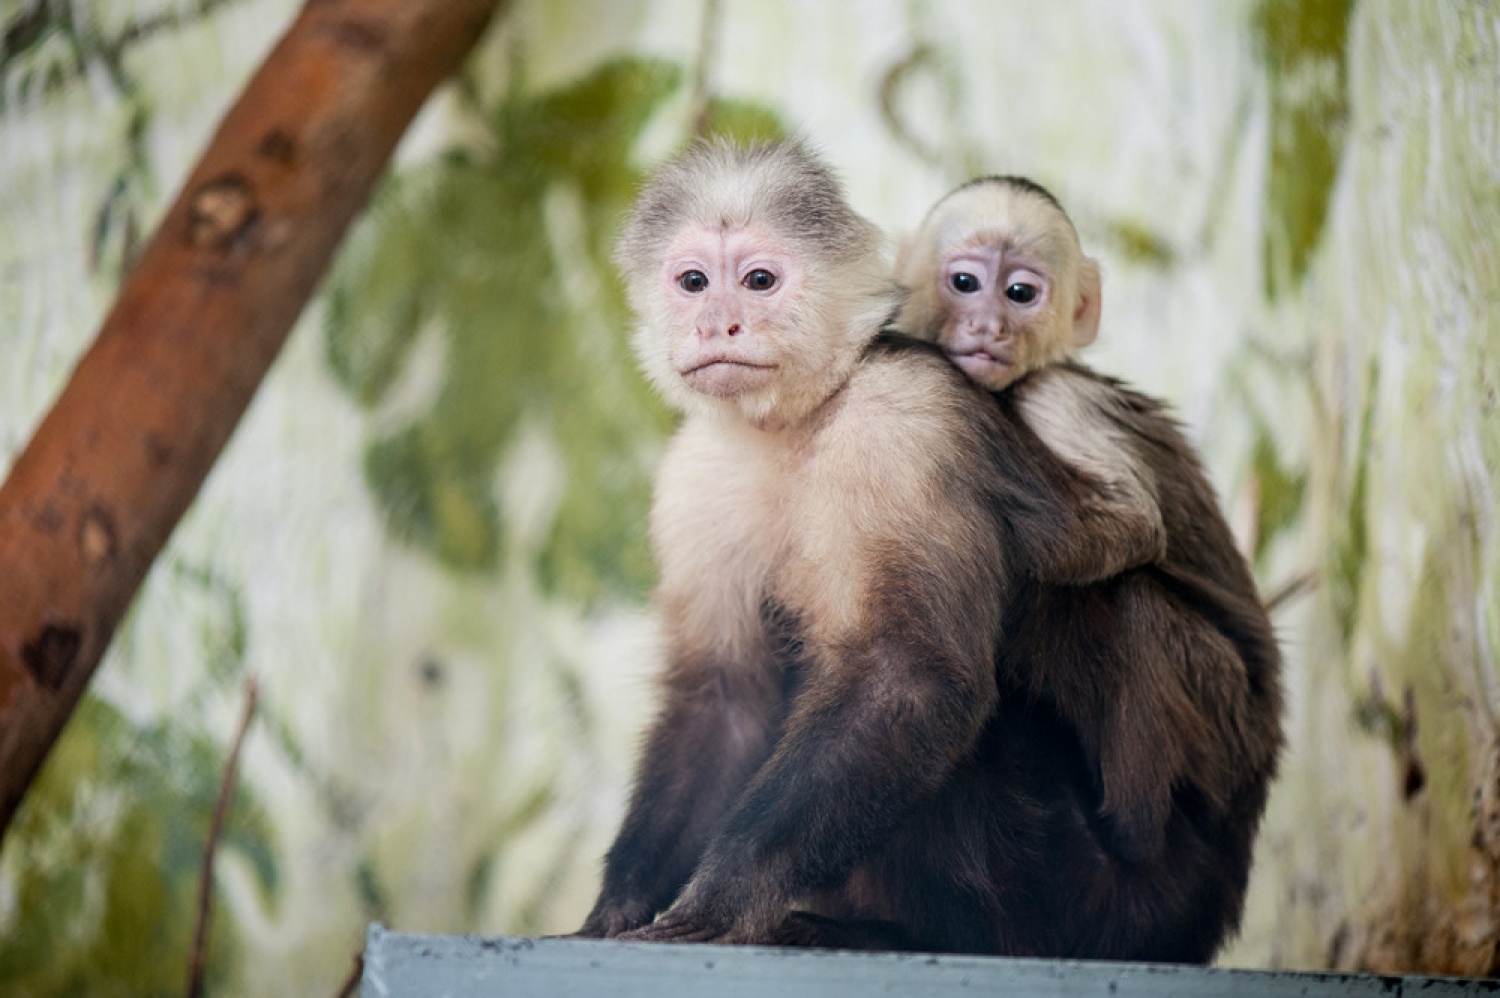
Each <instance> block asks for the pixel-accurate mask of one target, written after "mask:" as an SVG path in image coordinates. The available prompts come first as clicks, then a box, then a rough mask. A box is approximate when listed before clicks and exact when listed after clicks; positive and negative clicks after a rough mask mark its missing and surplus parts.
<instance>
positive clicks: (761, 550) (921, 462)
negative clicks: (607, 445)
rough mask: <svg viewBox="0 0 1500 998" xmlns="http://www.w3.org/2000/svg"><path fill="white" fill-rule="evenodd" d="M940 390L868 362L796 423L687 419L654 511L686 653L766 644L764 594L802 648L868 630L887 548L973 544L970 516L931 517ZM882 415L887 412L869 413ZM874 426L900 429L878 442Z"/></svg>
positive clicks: (742, 650)
mask: <svg viewBox="0 0 1500 998" xmlns="http://www.w3.org/2000/svg"><path fill="white" fill-rule="evenodd" d="M946 389H947V386H946V385H945V384H944V383H943V381H942V379H940V378H933V379H931V380H929V379H927V378H924V377H916V378H914V377H913V376H912V371H911V369H910V368H908V369H906V370H905V371H904V372H901V373H897V372H894V371H889V370H887V368H886V365H883V364H880V363H871V364H869V365H867V366H866V367H864V368H862V369H861V370H860V372H859V373H858V374H857V375H856V376H855V377H854V378H853V379H851V381H850V382H849V384H847V385H846V386H845V387H844V388H843V390H842V391H841V392H840V393H839V394H838V395H837V396H836V397H835V398H834V399H832V400H830V401H829V403H827V405H826V406H825V407H824V410H823V411H821V412H820V413H819V414H818V415H817V416H816V417H815V418H814V419H813V420H811V421H810V422H809V425H807V426H805V427H802V428H799V429H795V430H783V431H779V432H766V431H762V430H759V429H756V428H754V427H752V426H750V425H748V424H746V423H742V422H735V421H727V420H726V421H719V420H709V419H703V418H689V419H688V420H687V421H686V422H685V423H684V425H683V427H682V429H681V430H680V431H679V432H678V435H677V436H676V438H674V440H673V441H672V444H671V446H670V447H669V449H668V452H667V454H666V457H665V458H664V460H663V463H662V466H661V469H660V471H659V474H658V481H657V502H656V504H655V506H654V507H653V510H652V522H651V528H652V539H653V542H654V544H655V548H656V556H657V562H658V565H659V566H660V570H661V583H660V590H659V592H658V598H659V605H660V606H661V608H662V611H663V613H664V614H666V615H667V617H668V621H667V623H668V624H669V625H670V626H671V627H672V628H673V629H674V630H675V631H676V632H677V633H679V634H681V635H683V636H686V637H688V638H689V641H690V644H691V645H693V646H694V650H695V651H697V652H699V653H712V654H714V655H715V656H716V657H721V658H726V659H730V660H735V659H739V658H742V657H744V656H745V655H746V654H747V653H751V652H753V651H754V650H755V649H756V648H758V647H759V642H762V641H763V640H764V637H763V633H762V632H763V622H762V620H761V612H762V604H763V601H764V600H765V599H767V598H770V599H772V600H774V601H776V603H777V604H778V605H780V606H781V607H782V608H784V609H785V610H787V611H789V612H791V613H792V614H793V615H794V616H795V617H796V618H797V619H798V620H799V622H800V623H801V625H802V626H803V628H804V631H805V636H806V637H807V638H808V639H809V640H812V641H814V642H817V641H837V640H840V639H841V638H843V637H844V636H846V635H848V634H851V633H853V632H856V631H858V630H859V628H860V627H861V625H862V624H863V623H865V621H864V616H865V615H866V613H867V612H868V610H869V607H870V606H871V605H872V600H871V598H870V597H871V593H870V592H869V586H870V585H871V582H872V575H871V567H872V566H873V565H874V564H876V563H878V562H879V561H880V557H879V555H880V553H881V551H882V550H884V549H887V548H889V547H890V546H891V545H893V544H896V545H899V544H901V543H903V542H905V543H911V542H914V541H919V542H920V543H921V545H922V546H923V547H928V548H943V547H945V546H948V545H956V544H970V543H972V531H971V530H969V529H965V528H966V527H969V526H971V525H972V523H973V519H972V518H971V517H969V516H965V515H964V513H965V512H966V511H963V510H952V512H953V514H954V515H951V516H947V517H938V518H936V522H934V518H932V516H931V511H932V509H933V506H934V501H935V500H936V501H937V502H938V505H939V507H941V506H943V505H946V503H944V502H943V501H942V500H939V499H937V497H938V496H940V495H941V494H942V492H943V491H944V490H943V489H942V486H941V479H942V476H943V472H944V468H943V464H942V461H943V456H944V455H951V454H952V451H953V448H952V441H951V440H948V439H945V437H946V436H948V435H951V432H952V428H951V426H949V427H946V428H945V427H943V426H941V425H939V424H938V422H937V421H934V420H932V419H930V418H923V416H922V414H921V411H920V410H922V409H923V408H924V407H925V409H926V411H927V412H929V413H930V412H931V411H932V406H933V402H934V396H938V395H942V394H944V392H945V390H946ZM877 409H878V410H884V411H885V412H884V415H885V416H891V415H893V414H894V415H895V418H880V419H873V420H872V419H870V418H867V417H868V415H869V414H870V413H871V411H872V410H877ZM908 410H910V411H908ZM872 426H874V427H884V428H897V429H896V430H895V432H891V431H890V430H889V429H888V430H887V433H886V435H885V436H884V437H881V436H876V435H872V432H871V427H872ZM924 515H925V516H926V517H927V520H926V522H922V521H921V517H923V516H924ZM962 535H967V536H962ZM991 543H992V540H991ZM987 546H988V545H987ZM986 556H987V557H990V558H997V557H998V553H997V552H994V551H991V552H990V553H989V554H988V555H986Z"/></svg>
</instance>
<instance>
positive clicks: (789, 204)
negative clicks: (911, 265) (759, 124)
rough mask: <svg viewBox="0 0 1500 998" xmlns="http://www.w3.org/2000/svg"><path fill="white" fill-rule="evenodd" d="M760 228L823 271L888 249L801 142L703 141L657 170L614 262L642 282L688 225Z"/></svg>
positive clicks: (622, 235)
mask: <svg viewBox="0 0 1500 998" xmlns="http://www.w3.org/2000/svg"><path fill="white" fill-rule="evenodd" d="M756 223H760V224H764V225H767V226H769V227H770V228H772V229H774V230H775V231H777V232H779V233H780V234H782V235H784V236H786V237H788V238H790V239H792V240H793V241H795V242H796V243H797V244H798V245H799V246H800V247H801V249H802V250H803V251H804V252H805V253H807V254H808V255H809V257H810V258H811V260H810V262H811V263H813V265H814V266H815V267H819V269H821V270H824V271H828V270H835V269H843V268H845V267H847V266H848V264H849V262H850V261H851V260H865V259H868V258H871V257H878V256H879V255H880V253H881V252H882V245H883V237H882V235H881V233H880V230H879V229H878V228H876V226H875V225H873V224H872V223H871V222H869V221H868V220H866V219H865V218H863V217H862V216H860V215H859V214H858V213H857V212H855V211H854V209H853V208H851V207H850V206H849V203H848V201H847V200H846V198H845V196H844V191H843V187H842V185H841V184H840V183H839V181H838V178H837V177H836V176H835V175H834V173H833V171H832V170H830V169H829V168H828V167H827V166H826V165H824V164H823V163H822V162H821V161H820V160H819V159H818V158H817V156H815V155H814V154H813V153H812V152H811V151H810V150H809V149H808V148H807V146H806V145H804V144H803V143H802V142H801V141H799V140H796V139H784V140H781V141H777V142H768V143H760V144H755V145H749V146H740V145H736V144H735V143H733V142H730V141H728V140H726V139H722V138H720V139H699V140H697V141H695V142H694V143H693V144H692V145H690V146H689V147H688V148H687V149H686V150H684V151H683V152H682V153H680V154H678V155H677V156H675V157H673V158H672V159H670V160H668V161H667V162H666V163H664V164H663V165H662V166H661V167H659V168H658V169H657V171H656V172H655V174H654V175H653V176H652V177H651V179H650V180H649V181H648V182H647V184H646V186H645V187H644V188H643V189H642V190H641V193H640V195H639V197H638V198H637V199H636V203H635V207H634V209H633V210H632V211H631V213H630V215H629V217H628V218H627V219H626V222H625V225H624V228H623V229H622V230H621V233H620V237H619V239H618V240H617V242H616V243H615V251H614V262H615V265H616V266H617V267H618V268H619V270H620V271H621V273H622V274H624V275H625V277H626V279H627V281H628V282H629V283H631V284H635V283H637V279H638V278H641V277H644V276H646V275H648V274H649V273H651V272H652V269H653V268H654V267H655V266H656V263H657V262H658V261H659V260H660V259H661V257H662V253H663V251H664V249H665V247H666V246H667V244H668V243H669V242H670V241H671V240H672V237H673V236H674V235H676V234H677V233H678V232H679V231H681V230H682V229H683V228H684V227H686V226H688V225H703V226H708V227H724V228H729V227H737V226H746V225H752V224H756ZM819 265H821V266H819Z"/></svg>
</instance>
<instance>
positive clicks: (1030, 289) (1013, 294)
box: [1005, 282, 1041, 305]
mask: <svg viewBox="0 0 1500 998" xmlns="http://www.w3.org/2000/svg"><path fill="white" fill-rule="evenodd" d="M1040 293H1041V292H1040V290H1038V288H1037V286H1036V285H1035V284H1021V283H1019V282H1017V283H1015V284H1012V285H1011V286H1010V287H1008V288H1006V289H1005V297H1007V298H1009V299H1010V300H1011V301H1013V302H1015V303H1016V304H1017V305H1030V304H1031V303H1032V302H1034V301H1036V297H1037V295H1039V294H1040Z"/></svg>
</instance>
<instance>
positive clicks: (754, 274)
mask: <svg viewBox="0 0 1500 998" xmlns="http://www.w3.org/2000/svg"><path fill="white" fill-rule="evenodd" d="M740 283H741V284H743V285H744V286H745V287H747V288H749V289H750V290H751V291H770V290H771V289H772V288H774V287H775V286H776V275H775V274H773V273H771V272H770V271H769V270H763V269H756V270H752V271H750V273H748V274H746V275H745V279H744V280H743V281H741V282H740Z"/></svg>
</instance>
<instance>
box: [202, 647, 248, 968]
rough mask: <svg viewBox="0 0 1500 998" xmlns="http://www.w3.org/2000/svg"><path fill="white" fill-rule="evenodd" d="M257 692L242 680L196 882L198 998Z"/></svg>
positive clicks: (246, 681)
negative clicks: (241, 699)
mask: <svg viewBox="0 0 1500 998" xmlns="http://www.w3.org/2000/svg"><path fill="white" fill-rule="evenodd" d="M259 695H260V687H259V684H257V683H256V681H255V677H253V676H252V677H250V678H249V679H247V680H245V706H244V708H243V709H242V710H241V711H240V726H239V729H238V730H236V731H235V733H234V742H233V743H232V744H231V745H230V746H229V757H228V758H227V759H225V760H224V775H223V776H222V777H220V779H219V799H218V800H217V801H215V802H214V813H213V817H212V818H211V819H210V821H209V825H208V840H207V841H206V842H205V843H204V845H203V868H202V870H201V872H200V873H199V882H198V919H197V922H196V924H195V925H194V928H193V951H192V955H191V956H190V957H189V959H188V983H187V993H188V998H199V996H200V995H202V994H203V971H204V968H205V965H206V963H207V959H208V929H209V924H208V923H209V920H210V917H211V915H212V913H213V885H214V856H215V854H216V853H217V852H218V851H219V839H220V837H222V836H223V834H224V823H225V822H226V821H227V820H228V818H229V805H230V802H232V801H233V800H234V784H235V777H236V776H237V775H238V773H239V768H240V752H241V751H242V750H243V749H244V747H245V735H246V734H247V733H248V732H249V731H250V721H251V720H252V719H253V718H254V717H255V701H256V699H257V698H258V697H259Z"/></svg>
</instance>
